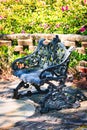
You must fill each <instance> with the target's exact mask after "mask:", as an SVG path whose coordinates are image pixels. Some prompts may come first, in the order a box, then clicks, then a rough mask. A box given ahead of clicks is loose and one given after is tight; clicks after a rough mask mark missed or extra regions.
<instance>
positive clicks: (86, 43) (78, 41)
mask: <svg viewBox="0 0 87 130" xmlns="http://www.w3.org/2000/svg"><path fill="white" fill-rule="evenodd" d="M55 35H58V36H59V39H60V40H61V42H63V43H64V44H65V46H67V47H69V46H75V47H76V50H77V51H78V52H79V53H85V52H86V51H85V50H86V48H87V36H82V35H76V34H25V33H23V34H11V35H0V46H2V45H7V46H12V45H13V43H14V41H16V45H15V48H14V51H15V52H19V53H23V51H24V48H26V47H27V48H28V49H29V50H31V51H33V50H34V48H35V43H37V42H38V40H39V39H40V38H45V39H47V40H51V39H53V37H55Z"/></svg>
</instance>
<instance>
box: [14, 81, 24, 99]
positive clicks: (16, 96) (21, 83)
mask: <svg viewBox="0 0 87 130" xmlns="http://www.w3.org/2000/svg"><path fill="white" fill-rule="evenodd" d="M23 86H24V82H23V81H21V82H20V83H19V84H18V86H17V87H16V89H14V92H13V98H15V99H18V98H19V95H18V90H19V89H20V88H22V87H23Z"/></svg>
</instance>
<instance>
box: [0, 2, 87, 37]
mask: <svg viewBox="0 0 87 130" xmlns="http://www.w3.org/2000/svg"><path fill="white" fill-rule="evenodd" d="M86 23H87V0H76V1H73V0H60V1H58V0H54V1H53V0H50V1H48V0H37V1H36V0H0V33H1V34H12V33H64V34H67V33H79V34H82V35H87V28H84V25H85V24H86Z"/></svg>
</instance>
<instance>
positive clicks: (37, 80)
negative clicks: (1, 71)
mask: <svg viewBox="0 0 87 130" xmlns="http://www.w3.org/2000/svg"><path fill="white" fill-rule="evenodd" d="M73 49H74V48H73V47H70V48H69V49H66V47H65V46H64V44H63V43H61V42H60V40H59V38H58V36H57V35H56V36H55V38H53V40H52V41H50V42H49V43H48V44H47V43H46V41H45V39H43V38H42V39H40V40H39V43H38V46H37V49H36V50H35V51H34V52H33V53H32V54H30V55H27V56H25V57H23V58H19V59H17V60H15V61H14V62H13V63H12V69H13V74H14V75H15V76H17V77H19V78H20V79H21V82H20V83H19V85H18V86H17V87H16V89H14V95H13V98H16V99H18V98H19V97H20V96H23V95H22V93H20V92H19V90H21V88H22V87H24V88H29V86H31V85H32V86H34V87H35V88H36V90H37V93H45V92H48V91H49V88H50V86H52V83H51V82H50V81H57V82H58V83H57V84H58V85H57V88H61V87H63V86H64V85H65V80H66V78H67V69H68V64H69V61H70V54H71V52H72V51H73ZM45 83H46V84H48V88H47V89H46V90H42V89H41V86H42V85H44V84H45ZM53 86H55V85H53ZM31 94H32V92H31V91H27V93H26V94H24V95H27V96H28V95H31Z"/></svg>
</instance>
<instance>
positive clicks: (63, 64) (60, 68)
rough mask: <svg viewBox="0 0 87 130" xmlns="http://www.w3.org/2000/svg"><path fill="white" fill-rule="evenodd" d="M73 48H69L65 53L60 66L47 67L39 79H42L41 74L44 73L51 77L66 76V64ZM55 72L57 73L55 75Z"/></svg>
mask: <svg viewBox="0 0 87 130" xmlns="http://www.w3.org/2000/svg"><path fill="white" fill-rule="evenodd" d="M74 50H75V48H74V47H70V48H69V49H68V50H67V51H66V53H65V56H64V58H63V61H62V62H61V63H60V64H57V65H53V66H49V67H47V68H46V69H44V70H43V71H42V72H41V74H40V78H41V79H42V78H43V74H44V73H45V72H50V74H51V75H52V76H53V75H55V76H59V75H60V74H61V75H65V74H66V71H67V69H68V64H69V61H70V55H71V52H72V51H74ZM56 72H57V73H56Z"/></svg>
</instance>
